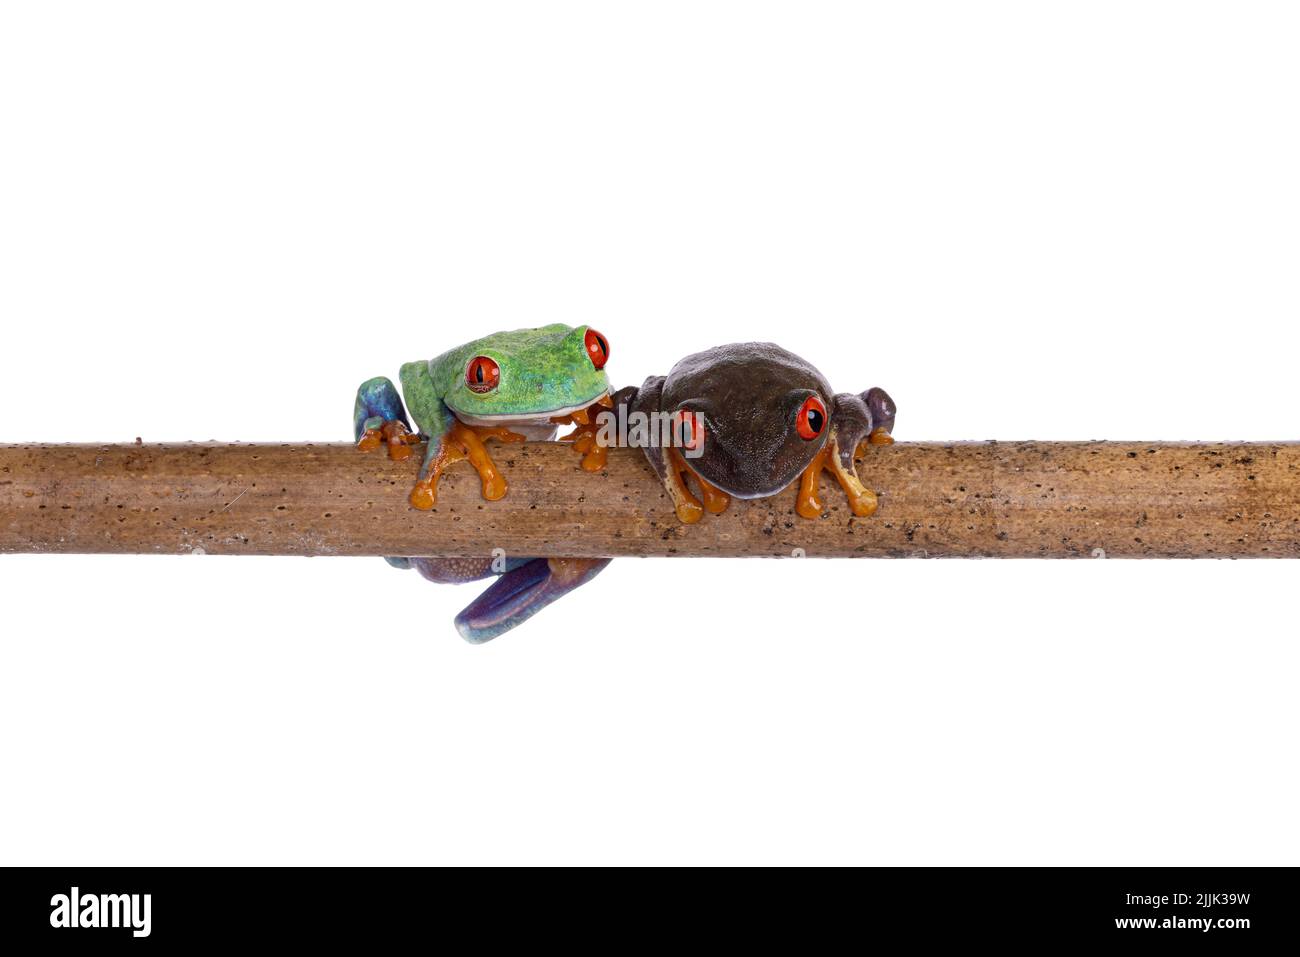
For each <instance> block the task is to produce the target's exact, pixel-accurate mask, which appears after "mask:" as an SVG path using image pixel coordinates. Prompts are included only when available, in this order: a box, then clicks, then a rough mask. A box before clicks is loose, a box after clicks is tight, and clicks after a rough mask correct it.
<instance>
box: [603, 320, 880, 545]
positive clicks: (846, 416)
mask: <svg viewBox="0 0 1300 957" xmlns="http://www.w3.org/2000/svg"><path fill="white" fill-rule="evenodd" d="M810 396H815V397H816V398H817V400H819V401H820V402H821V403H822V404H823V405H824V406H825V410H826V413H827V416H828V417H829V422H828V423H826V424H825V425H824V426H823V427H822V428H821V429H820V431H818V432H817V433H816V435H815V436H813V437H811V438H807V437H804V436H801V435H800V434H798V432H797V430H796V428H795V419H796V416H797V415H798V414H799V412H800V409H801V408H802V407H803V405H804V403H805V402H806V401H807V400H808V399H809V397H810ZM613 399H614V405H615V408H616V409H619V408H620V407H621V414H623V415H631V414H635V413H643V414H647V415H649V414H653V413H668V414H674V413H678V412H691V413H694V414H695V415H697V416H699V417H700V418H701V419H702V422H703V435H704V440H703V454H702V455H700V456H699V457H689V456H687V457H681V456H680V455H675V454H674V453H673V452H670V451H668V450H665V449H663V448H659V447H653V446H648V447H645V448H644V452H645V455H646V458H647V459H648V460H649V462H650V464H651V466H652V467H653V468H654V470H655V473H656V474H657V475H658V476H659V479H660V480H661V481H662V482H663V483H664V486H665V488H666V489H667V490H668V492H669V494H670V496H671V497H672V499H673V503H674V506H675V507H676V510H677V514H678V517H679V518H681V520H682V521H684V522H693V521H697V520H698V519H699V518H700V516H701V515H702V512H703V511H704V510H706V509H707V510H708V511H720V510H721V509H722V508H725V507H726V505H725V500H726V496H731V497H734V498H766V497H767V496H770V495H775V494H777V493H778V492H780V491H782V490H783V489H785V488H788V487H790V486H791V485H792V484H794V483H795V482H796V481H798V480H799V479H800V476H801V475H804V476H805V482H804V486H807V488H805V487H804V486H801V488H802V489H803V491H801V496H800V505H799V513H800V514H801V515H805V516H806V517H807V516H809V515H811V514H820V511H821V506H820V504H819V502H818V500H817V499H816V494H815V490H816V473H818V472H820V470H821V468H822V465H821V464H819V463H826V466H825V467H827V468H829V469H830V470H831V471H832V472H833V473H834V474H835V476H836V478H837V479H839V481H840V484H841V486H843V487H844V489H845V492H846V493H848V494H849V495H850V502H851V504H852V505H853V510H854V513H855V514H858V515H863V516H865V515H868V514H870V513H871V511H874V509H875V496H874V495H873V494H872V493H871V492H870V491H869V490H867V489H865V488H864V487H862V486H861V483H860V482H859V481H858V479H857V476H856V471H855V468H854V456H855V454H856V452H857V450H858V448H859V447H860V446H861V445H862V444H863V443H864V442H870V443H872V444H885V443H888V442H890V441H892V439H891V437H890V432H891V431H892V429H893V427H894V420H895V417H896V415H897V409H896V407H895V405H894V402H893V400H892V399H891V398H890V397H889V395H888V393H886V392H885V391H884V390H883V389H879V388H873V389H869V390H867V391H866V392H863V393H861V394H856V395H855V394H853V393H840V394H838V395H833V394H832V393H831V389H830V384H829V383H828V382H827V381H826V379H825V377H824V376H822V374H821V373H820V372H819V371H818V370H817V369H816V368H815V367H814V366H812V365H811V364H810V363H808V362H807V361H806V360H804V359H802V358H800V357H799V356H796V355H795V354H794V353H792V352H789V351H787V350H785V349H783V348H781V347H780V346H777V345H774V344H773V343H769V342H742V343H732V344H730V345H724V346H718V347H716V348H713V349H708V350H706V351H704V352H700V353H696V354H695V355H691V356H687V357H686V358H684V359H682V360H681V361H680V362H678V363H677V364H676V365H675V366H673V368H672V370H671V371H670V372H669V373H668V375H667V376H652V377H650V378H648V379H646V381H645V382H644V383H643V384H642V385H641V387H640V388H631V387H629V388H625V389H622V390H620V391H618V392H617V393H615V395H614V397H613ZM832 442H833V443H834V445H833V447H831V448H829V449H828V445H829V444H830V443H832ZM831 451H833V452H834V453H835V455H834V456H833V457H831V459H832V461H833V460H834V459H838V462H837V463H836V464H837V465H838V468H831V465H830V462H828V461H827V459H828V457H830V452H831ZM823 452H825V453H826V454H825V455H823ZM679 464H684V465H685V467H686V469H687V470H688V471H689V472H690V473H693V475H694V477H695V478H696V479H697V480H700V481H701V486H702V488H703V490H704V491H705V501H706V503H708V500H709V494H708V493H709V491H710V490H709V488H708V487H707V486H709V485H711V486H713V491H714V498H715V500H717V499H718V498H719V495H718V493H721V496H720V497H721V500H722V504H721V506H720V507H708V506H707V504H706V506H705V507H704V508H702V507H701V503H700V502H699V501H698V500H697V499H695V498H694V497H693V496H692V495H691V494H690V492H689V491H688V490H687V489H686V486H685V485H684V484H683V483H682V482H681V478H680V475H679V474H678V468H677V466H678V465H679ZM810 469H811V470H812V477H811V478H808V477H807V476H808V473H809V470H810ZM705 483H707V485H706V484H705ZM809 489H811V491H809Z"/></svg>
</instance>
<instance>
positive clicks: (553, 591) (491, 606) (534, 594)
mask: <svg viewBox="0 0 1300 957" xmlns="http://www.w3.org/2000/svg"><path fill="white" fill-rule="evenodd" d="M609 563H610V559H608V558H533V559H527V560H524V561H523V562H522V564H519V565H517V566H515V567H513V568H511V569H510V570H509V571H507V572H505V573H504V574H503V575H502V576H501V577H500V578H498V579H497V580H496V581H495V582H493V583H492V584H491V585H490V586H489V587H488V589H487V590H486V591H484V592H483V594H481V595H479V596H478V597H477V598H475V599H474V600H473V601H472V602H470V603H469V605H468V606H467V607H466V608H465V610H464V611H462V612H461V613H460V614H459V615H457V616H456V630H457V631H459V632H460V634H461V636H462V637H463V638H464V639H465V640H466V641H469V642H472V643H474V644H476V645H477V644H482V643H483V642H485V641H491V640H492V639H493V638H496V637H497V636H498V635H501V634H504V633H505V632H507V631H509V630H510V629H511V628H514V627H516V626H517V625H521V624H523V623H524V622H525V621H527V620H528V619H529V618H531V617H532V616H533V615H535V614H537V613H538V612H539V611H541V610H542V609H543V608H545V607H546V606H547V605H549V604H550V603H551V602H553V601H555V600H556V599H557V598H561V597H563V596H564V595H567V594H568V593H569V592H571V591H573V590H574V589H575V588H577V587H578V586H579V585H583V584H586V583H587V582H589V581H591V579H593V578H595V577H596V575H598V574H599V573H600V572H601V571H603V570H604V568H605V566H606V565H608V564H609Z"/></svg>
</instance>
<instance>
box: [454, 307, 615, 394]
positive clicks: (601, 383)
mask: <svg viewBox="0 0 1300 957" xmlns="http://www.w3.org/2000/svg"><path fill="white" fill-rule="evenodd" d="M586 333H587V327H586V326H576V327H575V326H567V325H564V324H563V323H554V324H552V325H549V326H542V327H540V328H537V329H515V330H511V331H507V332H494V333H493V334H492V335H490V336H484V337H483V338H481V339H475V340H474V341H473V342H467V343H465V344H464V345H462V346H457V347H456V348H455V349H450V350H448V351H447V352H444V353H443V354H442V355H440V356H438V357H437V358H436V359H433V360H432V361H431V362H430V363H429V373H430V376H431V378H432V381H433V386H434V389H435V391H436V392H437V393H438V394H439V395H441V396H442V399H443V401H444V402H446V403H447V405H448V406H450V407H451V409H452V410H453V411H455V412H460V413H466V414H470V415H481V416H489V415H531V414H534V413H536V414H542V413H546V412H551V411H553V410H556V409H567V408H573V407H575V406H582V405H585V404H588V403H590V402H594V401H595V400H596V399H597V398H599V397H600V396H602V395H604V394H605V393H606V392H608V391H609V380H608V378H606V376H605V372H604V370H603V369H597V368H596V367H595V365H594V364H593V362H592V359H591V355H590V354H589V353H588V351H587V346H586V342H585V338H586ZM476 356H486V357H488V358H489V359H491V360H493V361H494V362H495V363H496V364H497V365H498V367H499V368H500V374H501V377H500V382H499V384H498V386H497V388H496V389H494V390H492V391H491V392H487V393H481V394H480V393H476V392H473V391H472V390H470V388H469V387H468V386H467V385H466V382H465V371H466V369H467V367H468V366H469V363H470V360H471V359H473V358H474V357H476Z"/></svg>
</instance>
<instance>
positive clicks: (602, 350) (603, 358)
mask: <svg viewBox="0 0 1300 957" xmlns="http://www.w3.org/2000/svg"><path fill="white" fill-rule="evenodd" d="M586 343H587V355H588V357H590V359H591V364H592V365H594V366H595V367H596V368H597V369H603V368H605V363H606V362H608V361H609V340H608V339H606V338H605V337H604V336H602V335H601V334H600V333H599V332H597V331H596V330H595V329H588V330H587V338H586Z"/></svg>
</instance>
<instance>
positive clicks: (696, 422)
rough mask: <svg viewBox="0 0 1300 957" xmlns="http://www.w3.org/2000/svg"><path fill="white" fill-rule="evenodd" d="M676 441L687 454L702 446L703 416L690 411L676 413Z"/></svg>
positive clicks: (683, 410)
mask: <svg viewBox="0 0 1300 957" xmlns="http://www.w3.org/2000/svg"><path fill="white" fill-rule="evenodd" d="M677 441H678V442H679V443H680V444H681V447H682V448H684V449H686V450H687V451H688V452H694V451H696V450H697V449H699V448H701V447H702V446H703V445H704V416H702V415H700V413H698V412H692V411H691V410H690V409H681V410H680V411H679V412H678V413H677Z"/></svg>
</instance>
